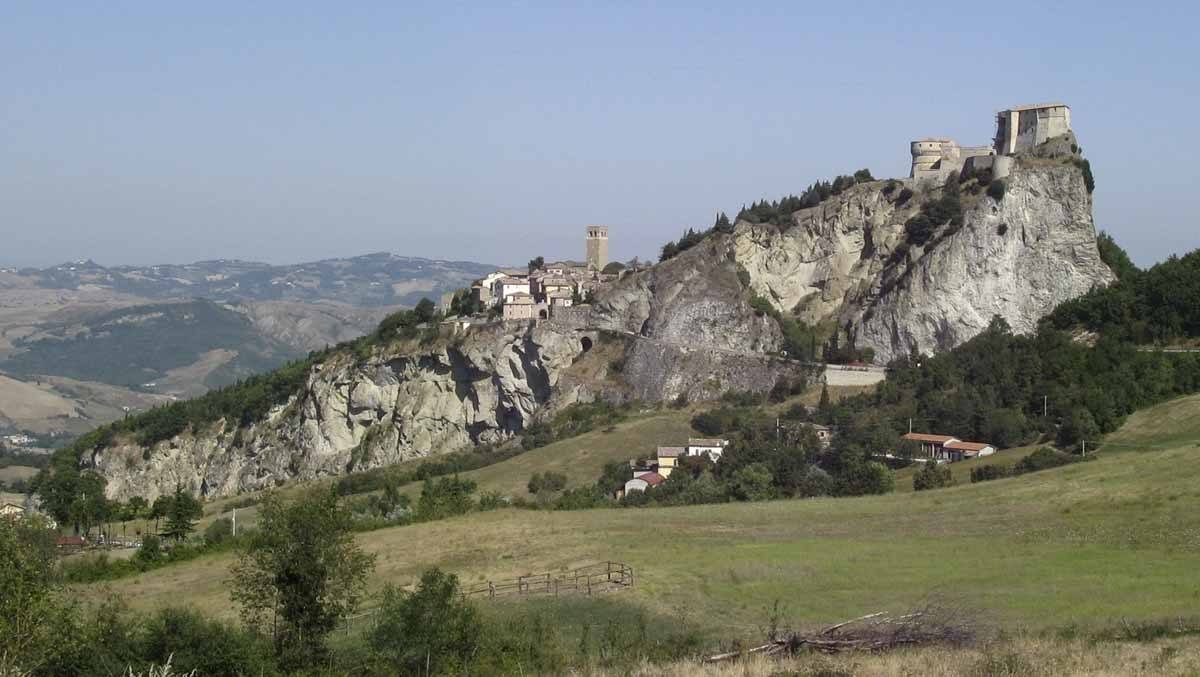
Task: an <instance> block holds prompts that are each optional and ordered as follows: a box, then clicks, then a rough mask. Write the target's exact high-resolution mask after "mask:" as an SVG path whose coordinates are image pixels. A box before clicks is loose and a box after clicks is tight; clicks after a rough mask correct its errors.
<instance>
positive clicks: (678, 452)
mask: <svg viewBox="0 0 1200 677" xmlns="http://www.w3.org/2000/svg"><path fill="white" fill-rule="evenodd" d="M686 453H687V449H685V448H683V447H659V448H658V455H659V456H660V457H664V458H671V457H673V456H683V455H684V454H686Z"/></svg>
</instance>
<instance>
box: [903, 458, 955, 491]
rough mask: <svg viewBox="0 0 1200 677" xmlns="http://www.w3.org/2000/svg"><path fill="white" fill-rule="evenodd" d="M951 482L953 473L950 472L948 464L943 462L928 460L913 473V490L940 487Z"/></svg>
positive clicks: (952, 482) (951, 483)
mask: <svg viewBox="0 0 1200 677" xmlns="http://www.w3.org/2000/svg"><path fill="white" fill-rule="evenodd" d="M953 484H954V475H952V474H951V472H950V466H949V465H947V464H944V463H936V462H934V461H930V462H928V463H925V464H923V465H922V467H921V469H920V470H918V471H917V472H916V474H915V475H913V491H927V490H929V489H941V488H943V487H948V486H951V485H953Z"/></svg>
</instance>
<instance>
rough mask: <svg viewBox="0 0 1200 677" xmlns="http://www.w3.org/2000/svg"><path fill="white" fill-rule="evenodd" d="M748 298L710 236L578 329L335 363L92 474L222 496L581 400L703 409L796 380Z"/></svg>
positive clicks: (445, 441) (506, 435)
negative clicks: (283, 392)
mask: <svg viewBox="0 0 1200 677" xmlns="http://www.w3.org/2000/svg"><path fill="white" fill-rule="evenodd" d="M718 254H719V255H720V257H719V258H714V257H716V256H717V255H718ZM747 300H748V294H747V290H746V289H744V288H743V287H742V285H741V283H740V282H739V280H738V278H737V271H736V266H735V264H734V263H733V262H732V260H730V259H728V257H727V243H725V241H723V240H721V241H713V242H710V243H706V244H705V245H704V246H702V247H698V248H697V249H696V250H695V251H692V252H688V254H687V255H685V256H680V257H678V258H677V259H675V260H672V261H670V262H668V263H666V264H663V265H660V266H657V267H655V268H653V269H651V270H649V271H645V272H643V273H638V274H635V275H629V276H627V277H626V278H624V279H623V280H621V281H620V282H619V283H616V284H613V285H610V286H609V287H607V288H606V289H604V290H602V292H601V293H600V294H599V295H598V298H597V299H596V302H595V303H594V305H593V306H592V307H591V309H590V310H581V311H580V312H578V313H576V314H575V315H574V316H573V319H570V320H550V321H539V322H533V321H527V322H507V323H505V322H496V323H491V324H484V325H476V326H473V327H471V328H470V329H468V330H466V331H463V332H458V333H454V334H453V335H452V336H448V337H445V336H444V337H443V338H442V339H439V340H438V341H435V342H433V343H432V344H431V345H429V346H427V347H421V346H411V345H410V346H407V347H406V348H404V349H400V350H396V349H388V348H379V349H377V350H376V351H375V352H374V353H373V354H372V355H371V356H370V357H368V358H366V359H359V358H356V357H354V355H353V353H352V352H350V351H346V352H339V353H335V354H334V356H333V357H332V358H330V359H329V360H327V361H325V362H323V363H321V364H318V365H316V366H315V367H313V368H312V370H311V372H310V373H309V374H308V377H307V382H306V384H305V386H304V388H303V390H302V391H301V392H298V393H297V394H296V395H294V396H293V397H292V398H291V399H290V400H289V401H288V402H287V403H285V404H282V405H280V406H278V407H276V408H275V409H274V410H272V411H271V413H270V414H269V416H268V417H267V418H266V419H265V420H263V421H260V422H257V423H254V424H251V425H248V426H244V427H238V426H237V425H234V424H232V423H230V422H224V421H222V422H218V423H216V424H214V425H213V426H211V427H209V428H208V429H202V430H189V431H188V432H186V433H184V434H181V435H179V436H176V437H175V438H173V439H171V440H168V441H164V442H160V443H158V444H156V445H154V446H152V447H149V448H145V447H142V446H139V445H137V444H136V443H134V442H133V441H132V440H128V439H127V440H125V441H124V442H121V441H118V442H117V443H116V444H114V445H112V446H109V447H107V448H105V449H103V450H101V451H99V452H96V453H95V454H94V455H93V456H92V458H91V459H90V464H91V465H92V466H93V467H95V468H96V469H97V470H99V471H100V472H101V473H102V474H103V475H104V476H105V477H106V478H107V479H108V494H109V496H110V497H112V498H117V499H127V498H129V497H131V496H143V497H146V498H150V499H153V498H154V497H155V496H157V495H159V494H161V493H166V492H170V491H172V490H173V489H174V487H175V486H176V485H181V486H183V487H184V488H186V489H189V490H191V491H193V492H195V493H197V494H199V495H204V496H207V497H210V498H211V497H218V496H229V495H233V494H236V493H239V492H242V491H248V490H255V489H263V488H268V487H272V486H276V485H278V484H282V483H285V482H288V481H293V480H301V479H312V478H316V477H322V476H331V475H339V474H343V473H346V472H350V471H355V470H366V469H370V468H375V467H381V466H386V465H391V464H394V463H397V462H399V461H403V460H406V459H410V458H415V457H421V456H427V455H432V454H438V453H446V452H450V451H455V450H460V449H465V448H470V447H472V446H475V445H481V444H496V443H502V442H505V441H507V440H509V439H511V438H512V437H514V436H516V435H519V434H520V433H521V431H522V430H524V429H525V427H527V426H528V425H529V424H530V423H531V422H533V421H535V420H537V419H538V417H540V416H547V415H551V414H553V413H554V412H556V411H558V410H560V409H561V408H563V407H566V406H569V405H570V404H572V403H575V402H580V401H585V402H586V401H593V400H595V399H598V398H603V399H610V400H627V401H629V400H636V401H643V402H650V403H655V402H663V401H668V400H675V399H677V398H679V397H681V396H683V397H687V398H690V399H706V398H712V397H717V396H719V395H720V394H721V393H723V392H726V391H729V390H739V391H765V390H768V389H770V388H771V387H772V386H773V385H774V384H775V382H776V380H777V379H779V378H785V377H786V378H793V379H794V378H798V377H803V376H804V375H805V374H804V371H805V370H804V367H801V366H799V365H796V364H795V363H789V362H786V361H784V360H781V359H779V358H776V357H772V356H771V355H769V354H768V353H769V352H771V351H773V350H775V349H776V348H777V346H778V344H779V342H780V335H779V329H778V327H777V326H776V324H775V322H774V321H773V320H772V319H770V318H769V317H760V316H759V315H758V314H756V313H755V312H754V311H753V310H752V309H751V308H750V307H749V305H748V303H747ZM614 363H619V366H614Z"/></svg>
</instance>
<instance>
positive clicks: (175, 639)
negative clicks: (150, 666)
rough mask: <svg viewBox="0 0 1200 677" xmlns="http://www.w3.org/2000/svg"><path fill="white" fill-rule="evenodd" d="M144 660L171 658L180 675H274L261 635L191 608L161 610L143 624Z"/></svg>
mask: <svg viewBox="0 0 1200 677" xmlns="http://www.w3.org/2000/svg"><path fill="white" fill-rule="evenodd" d="M142 642H143V647H142V651H141V653H142V655H143V659H144V660H147V661H153V662H157V663H166V662H167V661H172V663H173V664H174V666H175V668H176V670H177V671H178V673H179V674H184V675H186V674H188V673H189V672H190V671H192V670H195V671H196V674H197V675H205V676H206V677H207V676H209V675H214V676H215V675H230V676H231V677H232V676H233V675H274V674H277V671H276V668H275V662H274V660H273V658H272V656H271V647H270V645H269V643H267V642H266V641H265V640H264V639H263V638H261V637H256V636H254V635H251V634H250V633H248V632H246V631H243V630H239V629H237V628H234V627H231V626H228V625H225V624H223V623H220V622H217V621H212V620H209V619H206V618H204V617H203V616H201V615H200V614H199V613H197V612H195V611H192V610H190V609H171V608H168V609H162V610H160V611H158V612H157V613H155V614H154V615H153V616H152V617H150V619H149V620H148V622H147V623H146V627H145V631H144V636H143V639H142Z"/></svg>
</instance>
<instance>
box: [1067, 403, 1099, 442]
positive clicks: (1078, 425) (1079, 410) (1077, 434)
mask: <svg viewBox="0 0 1200 677" xmlns="http://www.w3.org/2000/svg"><path fill="white" fill-rule="evenodd" d="M1099 434H1100V427H1099V426H1098V425H1096V419H1095V418H1094V417H1093V416H1092V412H1091V411H1089V410H1088V409H1086V408H1084V407H1076V408H1075V409H1073V410H1072V411H1071V413H1070V415H1068V416H1067V418H1066V420H1065V421H1063V424H1062V427H1060V428H1059V429H1058V440H1057V441H1058V445H1059V446H1060V447H1070V448H1078V447H1079V446H1080V445H1081V443H1082V442H1085V441H1091V442H1093V444H1094V443H1095V440H1096V437H1097V436H1098V435H1099Z"/></svg>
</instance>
